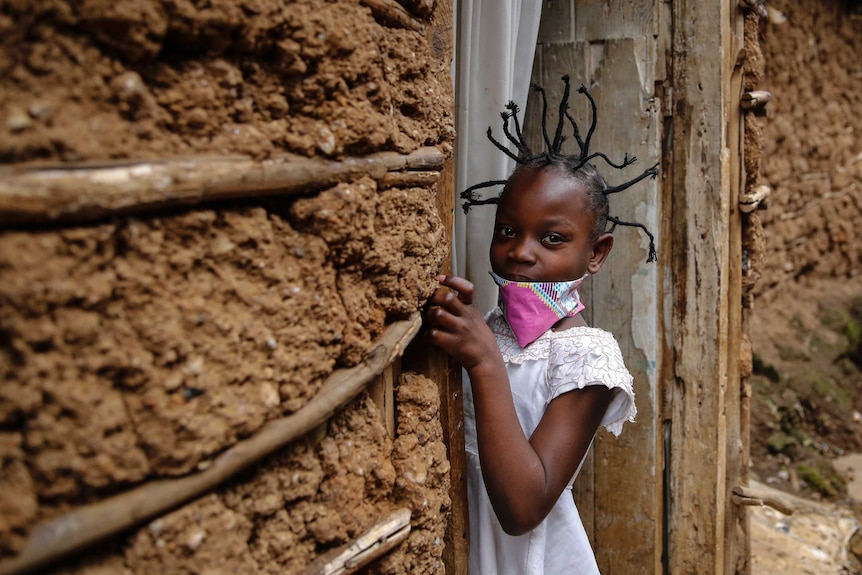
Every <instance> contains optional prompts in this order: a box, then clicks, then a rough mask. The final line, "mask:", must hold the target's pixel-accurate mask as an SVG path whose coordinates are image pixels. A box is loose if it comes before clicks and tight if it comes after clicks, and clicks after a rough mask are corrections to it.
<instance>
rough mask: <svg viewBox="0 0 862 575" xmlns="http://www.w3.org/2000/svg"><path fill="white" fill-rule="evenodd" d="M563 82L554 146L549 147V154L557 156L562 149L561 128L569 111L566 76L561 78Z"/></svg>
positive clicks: (568, 86)
mask: <svg viewBox="0 0 862 575" xmlns="http://www.w3.org/2000/svg"><path fill="white" fill-rule="evenodd" d="M563 82H564V83H565V85H566V87H565V88H564V89H563V97H562V98H560V112H559V114H558V117H557V131H556V132H555V133H554V145H553V146H552V147H551V152H552V153H554V154H559V153H560V152H561V151H562V148H563V140H564V138H563V126H564V124H565V121H566V114H567V112H568V109H569V90H570V89H571V84H570V82H569V76H568V74H567V75H565V76H563Z"/></svg>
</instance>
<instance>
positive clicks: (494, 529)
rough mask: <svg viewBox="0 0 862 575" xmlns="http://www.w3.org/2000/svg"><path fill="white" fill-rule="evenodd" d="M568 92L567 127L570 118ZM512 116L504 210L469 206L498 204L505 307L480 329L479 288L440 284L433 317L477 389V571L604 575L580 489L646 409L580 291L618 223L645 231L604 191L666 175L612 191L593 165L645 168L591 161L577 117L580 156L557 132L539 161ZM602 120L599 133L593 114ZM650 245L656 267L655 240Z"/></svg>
mask: <svg viewBox="0 0 862 575" xmlns="http://www.w3.org/2000/svg"><path fill="white" fill-rule="evenodd" d="M564 81H565V82H566V90H565V94H564V96H563V98H564V100H563V103H562V104H561V107H560V110H561V116H565V117H567V118H569V119H570V120H571V117H570V116H568V113H567V112H565V106H566V100H567V98H568V92H569V90H568V86H569V84H568V78H564ZM580 91H581V93H586V91H585V89H583V88H581V90H580ZM542 96H543V97H544V92H542ZM587 97H588V98H589V99H590V102H591V103H593V101H592V98H591V97H590V96H589V94H587ZM509 108H510V110H512V114H511V115H508V116H507V115H504V116H503V118H504V131H505V133H506V135H507V136H508V137H509V139H510V141H512V142H514V143H515V144H516V146H517V147H518V150H519V154H518V155H517V157H516V159H517V161H518V166H517V168H516V169H515V171H514V172H513V174H512V175H511V176H510V177H509V179H508V181H506V182H505V186H504V188H503V192H502V194H501V195H500V197H499V198H498V199H496V200H477V199H475V198H474V197H473V196H472V192H473V190H475V189H477V188H479V187H486V184H479V185H478V186H473V187H472V188H470V189H468V190H467V191H466V192H465V194H464V197H465V198H466V199H467V200H468V201H467V206H469V205H479V204H485V203H497V204H498V205H497V213H496V218H495V226H494V236H493V238H492V243H491V249H490V260H491V269H492V270H493V273H492V277H493V278H494V281H495V282H496V283H497V285H498V286H499V287H500V296H499V306H498V307H497V308H496V309H495V310H493V311H492V312H490V313H489V314H488V315H487V317H486V318H484V319H483V318H482V317H481V315H480V313H479V312H478V310H477V308H476V307H474V306H473V305H472V299H473V285H472V284H471V283H470V282H469V281H467V280H465V279H462V278H459V277H456V276H441V277H440V283H441V285H442V286H443V288H442V289H440V290H438V291H437V292H436V293H435V294H434V295H433V296H432V298H431V299H430V301H429V304H430V307H429V311H428V313H427V322H428V325H429V329H428V337H429V339H430V341H431V342H432V343H434V344H435V345H437V346H439V347H440V348H442V349H443V350H444V351H445V352H446V353H448V354H449V355H451V356H452V357H453V358H454V359H456V360H457V361H458V362H459V363H460V364H461V365H462V366H463V367H464V369H465V371H466V373H467V376H468V379H469V384H468V385H465V388H464V393H465V434H466V447H467V467H468V499H469V501H468V503H469V521H470V558H469V572H470V573H471V574H474V575H495V574H499V575H502V574H512V575H515V574H517V575H523V574H543V573H547V574H549V575H556V574H563V573H565V574H594V573H598V567H597V565H596V561H595V557H594V555H593V552H592V549H591V547H590V543H589V540H588V539H587V535H586V532H585V531H584V528H583V525H582V523H581V520H580V517H579V515H578V511H577V509H576V507H575V502H574V499H573V497H572V492H571V487H572V483H573V482H574V479H575V477H576V476H577V472H578V470H579V468H580V465H581V463H582V461H583V459H584V456H585V454H586V453H587V451H588V449H589V447H590V445H591V443H592V439H593V435H594V434H595V432H596V430H597V429H598V427H599V426H601V425H603V426H605V427H606V428H607V429H609V430H610V431H612V432H613V433H614V434H616V435H618V434H619V433H620V431H621V430H622V425H623V423H624V422H625V421H634V416H635V413H636V410H635V405H634V392H633V390H632V377H631V375H630V374H629V372H628V370H627V369H626V367H625V365H624V363H623V359H622V355H621V353H620V350H619V346H618V345H617V343H616V341H615V340H614V338H613V336H612V335H611V334H609V333H608V332H605V331H603V330H601V329H597V328H592V327H589V326H587V324H586V322H585V321H584V319H583V318H582V316H581V315H579V312H580V311H581V310H582V309H583V305H582V304H581V303H580V299H579V297H578V292H577V288H578V286H579V285H580V283H581V282H582V281H583V279H584V278H585V277H586V276H587V275H588V274H595V273H597V272H598V271H599V269H600V268H601V267H602V264H603V263H604V261H605V259H606V258H607V256H608V254H609V253H610V251H611V248H612V247H613V243H614V241H613V236H612V235H611V234H610V232H607V231H606V224H607V222H608V221H609V220H610V221H612V222H613V224H614V225H617V224H622V225H635V226H638V227H643V226H640V225H639V224H630V223H627V222H621V221H619V220H617V219H616V218H614V217H612V216H609V215H608V201H607V194H608V193H612V192H615V191H620V190H622V189H625V188H626V187H628V186H630V185H631V184H633V183H635V182H636V181H639V180H641V179H643V178H644V177H645V176H648V175H652V176H653V177H654V176H655V174H656V168H655V166H654V167H653V168H650V170H647V171H646V172H644V174H642V175H641V176H639V177H638V178H636V179H635V180H633V181H632V182H629V183H628V184H624V185H622V186H617V187H616V188H609V187H608V185H607V184H606V183H605V181H604V179H603V178H602V177H601V176H600V175H599V174H598V173H597V172H596V170H595V168H594V167H593V166H592V165H591V164H590V163H589V162H588V160H589V159H592V158H595V157H601V158H603V159H604V160H605V161H607V162H608V164H609V165H611V166H614V167H616V168H621V167H623V166H625V165H628V164H630V163H631V162H633V161H634V159H632V160H631V161H630V160H628V159H626V160H624V161H623V163H622V165H614V164H612V163H611V162H610V161H608V160H607V158H606V157H605V156H604V155H602V154H598V155H596V154H594V155H593V156H590V154H589V135H588V136H587V139H586V141H584V140H581V138H580V135H579V133H578V131H577V125H576V124H575V123H574V121H573V120H572V125H573V126H574V128H575V137H576V138H577V141H578V145H579V147H580V150H581V153H580V154H579V155H576V156H563V155H561V154H560V153H559V150H560V146H561V144H562V137H561V135H560V132H561V127H558V130H557V134H556V136H555V138H554V142H553V144H551V142H550V141H549V139H548V138H547V137H546V138H545V139H546V143H548V144H549V146H548V148H549V150H548V152H545V153H543V154H540V155H537V156H534V155H532V154H530V153H529V150H528V148H527V147H526V145H525V144H524V142H523V139H522V138H521V137H520V129H519V127H518V125H517V119H516V123H515V128H516V133H517V134H518V139H517V140H516V139H515V138H513V137H512V136H510V134H509V132H508V126H507V123H505V121H507V120H508V118H510V117H512V116H514V114H515V113H516V112H517V108H515V107H514V105H512V104H510V106H509ZM593 113H594V114H593V125H592V127H591V129H590V134H592V130H593V128H594V127H595V104H594V103H593ZM560 123H561V124H562V122H560ZM489 138H490V133H489ZM491 140H492V141H493V142H494V143H495V144H497V146H498V147H501V149H502V146H500V145H499V144H498V143H497V142H496V141H494V140H493V138H491ZM507 153H508V152H507ZM513 157H515V156H513ZM644 230H645V228H644ZM611 231H613V230H611ZM645 231H646V230H645ZM647 233H648V234H649V232H647ZM650 240H651V244H650V246H651V250H650V258H649V259H650V260H652V259H653V258H654V248H653V244H652V236H651V235H650Z"/></svg>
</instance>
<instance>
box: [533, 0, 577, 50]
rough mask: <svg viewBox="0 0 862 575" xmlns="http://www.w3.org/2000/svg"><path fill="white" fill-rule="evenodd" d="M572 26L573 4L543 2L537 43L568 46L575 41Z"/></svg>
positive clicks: (548, 0) (552, 0)
mask: <svg viewBox="0 0 862 575" xmlns="http://www.w3.org/2000/svg"><path fill="white" fill-rule="evenodd" d="M574 25H575V12H574V2H571V0H569V1H559V0H557V1H554V0H545V1H544V2H542V19H541V21H540V22H539V38H538V43H539V44H543V45H548V44H570V43H572V42H573V41H574V39H575V32H574Z"/></svg>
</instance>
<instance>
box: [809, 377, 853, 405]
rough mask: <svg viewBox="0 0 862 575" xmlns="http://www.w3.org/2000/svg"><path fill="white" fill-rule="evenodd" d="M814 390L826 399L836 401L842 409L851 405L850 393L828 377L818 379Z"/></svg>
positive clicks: (815, 381)
mask: <svg viewBox="0 0 862 575" xmlns="http://www.w3.org/2000/svg"><path fill="white" fill-rule="evenodd" d="M812 388H813V389H814V392H815V393H817V395H819V396H820V397H822V398H824V399H827V400H830V401H834V402H835V403H837V404H838V405H840V406H842V407H846V406H848V405H850V392H849V391H847V390H846V389H843V388H842V387H841V386H840V385H837V384H836V383H835V382H834V381H833V380H832V379H830V378H828V377H823V376H820V377H817V379H815V380H814V382H813V383H812Z"/></svg>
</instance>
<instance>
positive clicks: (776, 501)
mask: <svg viewBox="0 0 862 575" xmlns="http://www.w3.org/2000/svg"><path fill="white" fill-rule="evenodd" d="M733 502H734V503H736V504H737V505H756V506H763V505H765V506H766V507H772V508H773V509H775V510H776V511H778V512H779V513H783V514H784V515H793V513H794V512H795V511H796V509H795V507H794V506H793V504H792V503H790V502H789V501H787V500H786V499H784V498H782V497H781V496H780V495H777V494H775V493H772V492H769V491H766V490H764V489H758V488H756V487H751V486H742V485H737V486H736V487H734V488H733Z"/></svg>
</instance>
